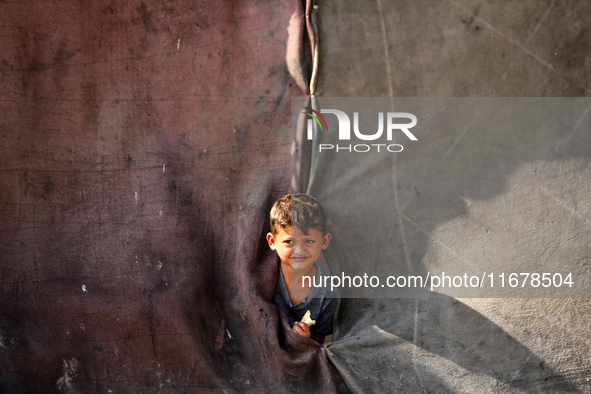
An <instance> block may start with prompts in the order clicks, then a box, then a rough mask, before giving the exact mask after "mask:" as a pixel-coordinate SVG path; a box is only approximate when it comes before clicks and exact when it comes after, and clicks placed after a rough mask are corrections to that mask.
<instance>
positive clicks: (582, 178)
mask: <svg viewBox="0 0 591 394" xmlns="http://www.w3.org/2000/svg"><path fill="white" fill-rule="evenodd" d="M589 11H590V10H589V4H588V3H587V4H583V3H580V2H542V3H541V2H534V1H522V2H519V4H517V3H515V2H503V1H492V2H470V1H455V0H454V1H440V2H431V1H391V2H386V1H380V0H377V1H375V2H347V1H331V2H325V3H321V4H320V10H319V14H318V19H319V31H320V43H321V46H320V48H321V50H320V69H321V71H320V75H319V80H318V89H317V95H318V100H319V102H321V103H322V100H323V97H324V98H330V97H343V96H345V97H346V96H351V97H357V96H363V97H382V96H396V97H398V98H404V97H465V96H468V97H530V96H562V97H577V96H588V95H589V89H590V85H589V80H590V79H589V67H588V65H589V50H588V49H589V45H588V44H589V35H588V31H589V28H590V27H591V18H590V15H591V13H589ZM329 108H332V107H329ZM548 113H549V114H550V116H551V115H552V109H551V107H549V110H548ZM589 114H590V112H589V106H587V107H584V108H582V110H581V111H580V112H578V113H577V116H576V117H573V119H571V120H569V121H568V122H565V123H558V124H554V125H546V128H544V129H540V130H537V129H532V128H531V127H530V128H524V129H523V130H520V131H518V132H516V133H513V134H512V133H511V132H510V131H509V130H508V129H504V128H501V127H499V128H498V129H496V130H494V131H489V132H484V131H483V130H480V129H477V128H476V129H470V128H466V129H461V130H451V131H449V132H447V133H443V132H438V131H441V130H438V129H437V128H436V127H434V128H432V129H430V130H429V132H427V133H424V134H421V135H418V141H416V142H413V143H412V144H410V143H404V146H405V150H404V151H403V152H401V153H400V154H393V157H392V160H385V161H383V162H378V161H376V162H373V163H368V162H365V161H362V160H360V161H354V160H351V161H350V162H346V161H339V158H340V156H339V155H324V156H323V155H318V156H317V157H316V160H315V161H313V164H312V168H311V180H310V185H309V187H308V189H307V190H308V191H309V192H310V193H311V194H313V195H315V196H316V197H318V199H319V200H320V201H321V202H322V203H323V205H324V206H325V208H326V210H327V214H328V216H329V218H330V219H331V223H330V229H331V232H332V235H333V238H332V241H331V245H330V247H329V248H328V249H327V250H326V251H325V252H324V253H325V257H326V260H327V263H328V264H329V265H330V266H331V267H337V268H338V267H339V263H340V261H341V260H342V259H345V258H351V256H352V257H353V260H355V259H358V261H359V266H360V267H359V269H360V270H361V271H363V264H365V265H367V260H370V261H371V259H372V258H375V257H376V254H377V253H378V252H379V253H380V255H379V256H385V257H384V258H387V259H389V260H390V261H392V262H393V264H396V265H397V266H398V267H405V266H406V265H407V264H408V265H412V266H417V265H418V266H422V267H423V268H424V269H425V271H427V270H428V269H429V268H432V267H436V266H437V264H438V263H439V262H441V261H442V260H445V261H448V262H449V261H451V262H453V261H454V260H455V261H460V260H461V261H462V262H463V261H487V262H488V265H489V266H490V267H491V269H493V268H494V267H495V264H499V265H503V264H505V265H506V264H507V263H509V262H511V261H520V262H521V261H530V262H531V266H532V267H535V264H536V260H539V261H541V260H544V261H554V263H555V266H556V269H557V270H560V268H561V267H562V263H563V262H568V263H569V264H573V263H576V264H577V265H578V267H579V268H578V269H577V270H576V271H574V273H573V275H575V276H576V277H577V278H578V280H580V281H586V283H589V257H588V256H589V244H590V241H591V232H590V230H589V228H590V227H589V218H590V217H591V216H589V215H590V214H591V211H590V210H589V207H591V202H590V200H589V192H588V186H587V185H588V179H589V177H590V176H591V167H590V162H591V160H590V152H591V134H590V133H589V129H590V128H589V124H590V119H591V118H590V116H589ZM427 116H429V114H427ZM327 119H328V115H327ZM548 126H550V127H548ZM446 131H448V130H446ZM316 149H317V147H316ZM361 155H363V154H359V156H361ZM344 156H346V154H345V153H344V154H343V157H344ZM384 195H385V196H384ZM379 256H378V257H379ZM336 271H337V272H338V270H336ZM366 271H369V270H368V269H367V268H366ZM590 314H591V302H590V301H589V299H588V298H584V299H577V298H571V299H569V298H565V299H510V298H507V299H503V298H500V299H485V298H481V299H478V298H473V299H455V298H452V297H449V296H444V295H442V296H440V297H437V298H433V299H342V300H341V308H340V310H339V314H338V316H336V318H335V321H336V322H337V324H336V331H335V333H334V338H333V342H331V343H329V344H328V345H327V349H328V354H329V357H330V359H331V360H332V362H333V363H334V364H335V365H336V366H337V368H338V370H339V371H340V373H341V375H342V376H343V379H344V380H345V381H346V382H347V385H348V386H349V388H350V389H351V390H352V391H353V392H428V393H431V392H460V393H498V392H507V393H514V392H518V393H523V392H526V393H541V392H546V393H555V392H586V391H589V382H588V379H589V376H590V374H591V365H590V364H589V354H591V348H590V344H591V337H590V335H591V331H590V330H589V324H588V320H589V316H590Z"/></svg>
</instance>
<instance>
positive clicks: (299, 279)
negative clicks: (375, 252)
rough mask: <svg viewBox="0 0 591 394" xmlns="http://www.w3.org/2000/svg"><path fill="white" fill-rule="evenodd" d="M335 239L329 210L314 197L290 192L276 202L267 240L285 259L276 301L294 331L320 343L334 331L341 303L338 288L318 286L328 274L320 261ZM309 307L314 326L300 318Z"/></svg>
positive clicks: (282, 264)
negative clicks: (330, 229) (330, 230)
mask: <svg viewBox="0 0 591 394" xmlns="http://www.w3.org/2000/svg"><path fill="white" fill-rule="evenodd" d="M331 238H332V236H331V234H330V233H328V232H327V231H326V213H325V212H324V209H323V208H322V206H321V205H320V203H319V202H318V201H317V200H316V199H315V198H314V197H312V196H310V195H307V194H288V195H286V196H283V197H281V198H280V199H279V200H277V201H276V202H275V204H273V208H271V232H270V233H268V234H267V242H268V243H269V247H270V248H271V249H272V250H275V251H276V252H277V255H278V256H279V259H280V260H281V264H280V268H281V269H280V270H279V276H278V278H277V286H276V287H275V294H274V295H273V301H275V303H276V304H277V305H278V306H279V307H280V308H281V310H282V311H283V312H284V313H285V315H286V316H287V318H288V319H289V324H290V325H291V326H292V330H293V331H294V332H296V333H298V334H300V335H302V336H305V337H307V338H310V337H311V338H312V339H314V340H316V341H317V342H318V343H324V338H325V337H326V336H327V335H329V334H332V315H333V313H334V311H335V309H336V306H337V302H338V298H337V292H336V290H335V291H330V290H329V289H327V288H325V287H314V283H317V284H319V283H323V282H321V278H322V277H323V276H326V274H325V273H324V272H323V271H322V269H320V267H318V266H317V265H316V261H317V260H318V257H319V256H320V252H321V251H322V250H324V249H326V248H327V247H328V244H329V243H330V240H331ZM308 310H310V315H311V318H312V319H313V320H316V324H315V325H313V326H312V327H309V326H308V325H307V324H305V323H302V322H301V321H300V320H301V319H302V317H303V316H304V314H305V313H306V311H308Z"/></svg>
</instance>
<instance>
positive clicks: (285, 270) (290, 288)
mask: <svg viewBox="0 0 591 394" xmlns="http://www.w3.org/2000/svg"><path fill="white" fill-rule="evenodd" d="M280 267H281V273H282V274H283V279H284V281H285V286H286V287H287V292H288V293H289V297H290V299H291V301H292V303H293V304H296V303H298V302H301V301H302V300H303V299H304V298H305V297H306V296H307V295H308V293H310V289H311V286H308V285H309V284H310V282H312V281H313V280H314V277H315V276H316V264H315V263H314V264H312V265H311V266H310V267H309V268H308V269H307V270H306V271H305V272H304V271H298V270H294V269H292V268H291V266H290V265H288V264H283V263H281V264H280ZM304 276H308V277H310V278H311V280H310V281H308V280H307V279H306V281H305V282H304V283H302V277H304ZM294 301H296V302H294Z"/></svg>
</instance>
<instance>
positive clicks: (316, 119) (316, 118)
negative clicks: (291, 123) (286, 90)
mask: <svg viewBox="0 0 591 394" xmlns="http://www.w3.org/2000/svg"><path fill="white" fill-rule="evenodd" d="M304 109H309V110H310V111H312V112H313V113H310V112H304V113H305V114H306V115H309V116H310V117H312V118H313V119H314V120H315V121H316V123H318V126H319V127H320V130H322V129H325V130H326V131H328V125H327V124H326V120H324V116H322V115H320V112H318V111H315V110H313V109H312V108H309V107H304ZM314 114H316V115H318V116H319V117H320V119H322V123H324V127H322V123H320V120H319V119H318V117H317V116H315V115H314Z"/></svg>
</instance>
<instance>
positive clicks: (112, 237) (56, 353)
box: [0, 0, 347, 393]
mask: <svg viewBox="0 0 591 394" xmlns="http://www.w3.org/2000/svg"><path fill="white" fill-rule="evenodd" d="M309 16H310V2H308V4H304V3H303V2H300V1H288V2H280V3H278V2H273V3H271V2H267V1H255V0H253V1H240V2H237V1H229V0H228V1H210V2H207V3H205V2H195V1H183V0H179V1H174V2H162V1H158V0H145V1H137V2H125V1H90V2H89V1H69V0H67V1H59V2H19V1H4V2H2V3H1V4H0V20H1V22H0V26H1V28H0V31H1V32H2V33H1V34H2V39H1V40H0V43H1V44H0V46H1V49H2V50H1V51H0V53H1V54H0V57H1V61H0V87H1V91H2V93H1V94H2V100H1V102H0V114H1V116H0V125H1V126H0V139H1V141H2V142H1V144H0V184H1V185H2V186H1V187H0V204H1V208H0V233H1V241H0V285H1V288H2V295H1V297H2V298H1V301H0V392H10V393H17V392H201V391H207V392H278V391H279V392H281V391H287V392H346V391H347V388H346V386H344V384H343V381H342V380H341V379H340V377H339V375H338V373H337V372H336V370H335V368H334V367H333V366H332V364H331V363H330V361H329V360H328V359H327V356H326V352H325V350H324V348H323V347H322V346H320V345H318V344H317V343H315V342H314V341H312V340H310V339H306V338H302V337H300V336H298V335H297V334H295V333H293V332H291V330H290V329H289V327H288V325H286V322H285V320H284V319H283V317H282V315H281V313H280V312H279V311H278V310H277V307H276V306H275V305H274V304H273V302H272V295H273V289H274V284H275V280H276V277H277V274H278V264H277V261H276V256H274V255H273V253H272V252H271V251H270V250H269V249H268V246H267V245H266V241H265V238H264V236H265V234H266V232H267V231H268V226H269V225H268V210H269V209H270V207H271V205H272V203H273V201H274V200H275V199H277V198H278V197H280V196H281V195H283V194H286V193H287V192H289V189H290V183H291V181H292V180H291V178H290V177H291V175H290V174H291V172H290V149H291V134H290V131H289V119H290V118H289V113H290V106H289V101H290V97H294V96H305V95H306V94H307V91H308V78H309V74H310V66H309V64H310V59H311V41H310V39H313V35H312V36H311V34H312V33H311V32H313V30H310V29H309V23H310V18H309Z"/></svg>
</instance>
